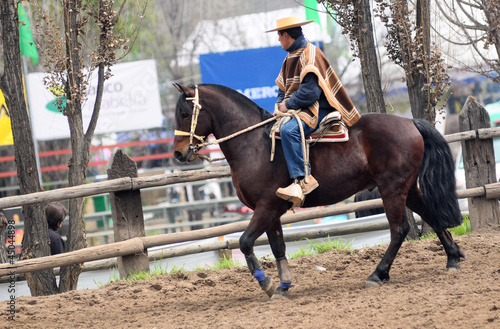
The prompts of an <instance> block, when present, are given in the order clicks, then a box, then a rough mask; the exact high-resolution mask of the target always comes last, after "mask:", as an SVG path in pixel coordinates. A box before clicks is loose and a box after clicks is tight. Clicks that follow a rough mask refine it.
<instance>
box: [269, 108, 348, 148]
mask: <svg viewBox="0 0 500 329" xmlns="http://www.w3.org/2000/svg"><path fill="white" fill-rule="evenodd" d="M290 120H295V119H294V118H293V117H289V116H287V117H283V118H282V119H281V120H280V121H279V122H278V123H277V126H276V129H272V130H271V136H270V137H271V138H273V137H274V138H276V139H281V135H280V131H281V127H283V125H284V124H285V123H287V122H288V121H290ZM305 137H306V143H307V144H315V143H324V142H327V143H336V142H347V141H348V140H349V132H348V130H347V127H346V125H345V124H344V122H343V121H342V115H341V114H340V112H338V111H333V112H330V113H328V114H327V115H326V116H325V117H324V118H323V120H321V122H320V124H319V127H318V129H316V130H315V131H313V132H312V133H311V134H309V135H307V136H305Z"/></svg>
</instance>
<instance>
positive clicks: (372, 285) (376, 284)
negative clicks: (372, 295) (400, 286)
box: [365, 280, 384, 288]
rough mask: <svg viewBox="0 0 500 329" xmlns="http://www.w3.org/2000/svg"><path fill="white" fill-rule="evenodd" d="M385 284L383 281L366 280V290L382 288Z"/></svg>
mask: <svg viewBox="0 0 500 329" xmlns="http://www.w3.org/2000/svg"><path fill="white" fill-rule="evenodd" d="M383 285H384V283H383V282H382V281H372V280H366V282H365V288H378V287H382V286H383Z"/></svg>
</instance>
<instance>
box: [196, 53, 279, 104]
mask: <svg viewBox="0 0 500 329" xmlns="http://www.w3.org/2000/svg"><path fill="white" fill-rule="evenodd" d="M286 54H287V52H286V51H284V50H283V49H282V48H281V47H268V48H257V49H248V50H240V51H228V52H224V53H213V54H204V55H200V70H201V80H202V82H203V83H215V84H220V85H224V86H227V87H230V88H233V89H236V90H238V91H239V92H240V93H242V94H244V95H245V96H247V97H248V98H250V99H251V100H253V101H254V102H255V103H257V104H258V105H259V106H260V107H262V108H264V109H266V110H268V111H269V112H273V111H274V104H275V103H276V97H277V96H278V86H277V85H276V82H275V81H276V78H277V77H278V74H279V73H280V70H281V65H282V64H283V60H284V59H285V57H286Z"/></svg>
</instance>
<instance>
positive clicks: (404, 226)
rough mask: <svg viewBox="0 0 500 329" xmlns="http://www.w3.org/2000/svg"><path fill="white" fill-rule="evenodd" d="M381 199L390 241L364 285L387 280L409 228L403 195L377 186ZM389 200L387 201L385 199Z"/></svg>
mask: <svg viewBox="0 0 500 329" xmlns="http://www.w3.org/2000/svg"><path fill="white" fill-rule="evenodd" d="M379 190H380V194H381V196H382V199H383V200H384V208H385V213H386V215H387V219H388V220H389V230H390V232H391V242H390V244H389V247H388V248H387V251H386V252H385V254H384V257H382V260H381V261H380V263H379V264H378V265H377V268H376V269H375V271H374V272H373V273H372V274H371V275H370V276H369V277H368V279H367V280H366V283H365V286H366V287H375V286H380V285H382V284H384V283H385V282H388V281H389V279H390V277H389V271H390V269H391V266H392V263H393V262H394V259H395V258H396V255H397V253H398V251H399V248H400V247H401V245H402V244H403V241H404V239H405V237H406V235H407V234H408V231H409V230H410V225H409V224H408V221H407V220H406V217H405V216H404V213H405V197H406V196H405V195H404V193H402V192H401V191H399V193H390V194H389V193H387V192H385V191H384V189H382V188H379ZM387 200H389V201H387Z"/></svg>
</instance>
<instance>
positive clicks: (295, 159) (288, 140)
mask: <svg viewBox="0 0 500 329" xmlns="http://www.w3.org/2000/svg"><path fill="white" fill-rule="evenodd" d="M328 113H329V111H327V110H324V109H319V115H318V123H317V124H316V127H315V128H314V129H313V128H311V127H309V126H308V125H306V123H305V122H304V121H302V120H300V123H301V124H302V127H304V135H306V136H307V135H309V134H310V133H312V132H313V131H314V130H316V129H317V128H318V126H319V123H320V122H321V120H323V118H324V117H325V116H326V115H327V114H328ZM280 134H281V146H282V147H283V152H284V154H285V160H286V165H287V166H288V172H289V173H290V178H295V177H304V176H305V175H306V174H305V172H304V155H303V154H304V153H303V152H302V140H301V138H300V128H299V123H298V122H297V119H295V118H292V119H291V120H290V121H288V122H287V123H285V124H284V125H283V127H282V128H281V131H280ZM310 171H311V169H310V168H309V172H310Z"/></svg>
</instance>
